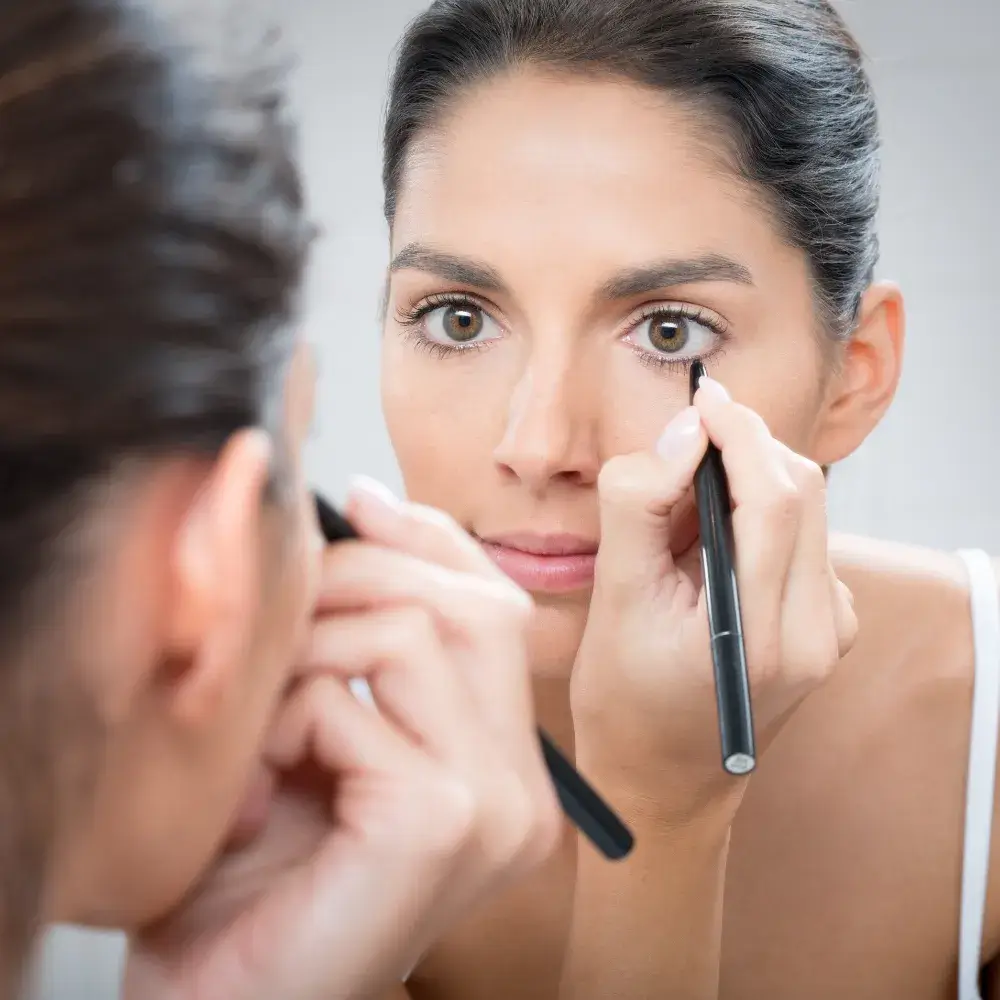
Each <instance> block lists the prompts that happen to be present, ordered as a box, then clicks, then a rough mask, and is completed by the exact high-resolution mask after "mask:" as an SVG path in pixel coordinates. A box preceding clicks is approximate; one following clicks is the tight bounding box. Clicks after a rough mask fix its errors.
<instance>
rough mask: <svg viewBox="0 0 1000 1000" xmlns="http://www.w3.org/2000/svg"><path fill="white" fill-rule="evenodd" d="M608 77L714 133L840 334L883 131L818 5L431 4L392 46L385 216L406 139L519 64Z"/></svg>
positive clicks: (854, 52)
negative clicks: (767, 210) (674, 101)
mask: <svg viewBox="0 0 1000 1000" xmlns="http://www.w3.org/2000/svg"><path fill="white" fill-rule="evenodd" d="M532 63H533V64H536V65H541V66H546V67H551V68H555V69H561V70H566V71H569V72H575V73H590V74H604V75H608V74H610V75H617V76H621V77H624V78H626V79H630V80H634V81H636V82H638V83H640V84H641V85H643V86H647V87H650V88H653V89H656V90H660V91H663V92H666V93H669V94H672V95H675V96H677V97H679V98H680V99H681V100H683V101H685V102H687V103H689V104H691V105H692V106H693V107H694V109H695V110H696V111H697V112H698V113H699V114H700V115H701V116H702V117H703V118H704V119H705V120H706V121H709V122H714V123H715V124H716V126H717V129H718V132H719V135H720V137H721V138H722V139H723V140H724V141H725V144H726V147H727V150H728V151H730V152H731V154H732V159H733V162H734V166H735V168H736V169H737V170H738V171H739V172H740V173H741V174H742V175H743V176H744V178H745V179H746V180H747V181H748V182H749V183H750V184H752V185H753V186H754V187H755V188H756V189H757V190H758V191H760V192H762V193H763V194H764V195H765V197H766V200H767V202H768V203H769V204H770V205H771V207H772V210H773V212H774V214H775V217H776V219H777V221H778V223H779V224H780V226H781V228H782V230H783V233H784V235H785V238H786V239H787V240H788V241H789V243H790V244H791V245H793V246H795V247H798V248H800V249H801V250H802V251H804V253H805V254H806V257H807V258H808V261H809V264H810V266H811V269H812V275H813V279H814V282H815V286H816V298H817V303H818V306H819V311H820V314H821V317H822V319H823V320H824V322H825V325H826V328H827V330H828V331H829V332H830V333H831V334H832V335H833V336H836V337H844V336H846V335H848V334H849V333H850V331H851V329H852V327H853V323H854V320H855V319H856V315H857V310H858V306H859V304H860V299H861V295H862V293H863V292H864V290H865V288H866V287H867V286H868V284H869V283H870V282H871V279H872V276H873V271H874V267H875V264H876V261H877V258H878V238H877V235H876V228H875V227H876V214H877V210H878V195H879V134H878V122H877V115H876V108H875V98H874V94H873V92H872V88H871V85H870V83H869V80H868V78H867V76H866V74H865V70H864V67H863V64H862V57H861V53H860V51H859V49H858V46H857V44H856V42H855V41H854V39H853V38H852V37H851V34H850V32H849V31H848V30H847V28H846V27H845V25H844V23H843V21H842V20H841V18H840V16H839V15H838V14H837V13H836V12H835V11H834V9H833V7H832V6H831V5H830V3H829V2H828V0H435V2H434V3H432V4H431V5H430V7H429V8H428V9H427V10H426V11H425V12H424V13H423V14H421V15H420V16H419V17H418V18H417V19H416V20H415V21H414V22H413V23H412V24H411V25H410V27H409V29H408V30H407V32H406V34H405V36H404V37H403V40H402V42H401V44H400V48H399V53H398V58H397V62H396V67H395V72H394V74H393V77H392V84H391V91H390V99H389V106H388V112H387V116H386V123H385V145H384V161H383V184H384V189H385V213H386V217H387V218H388V219H389V221H390V223H391V222H392V218H393V216H394V214H395V210H396V200H397V196H398V193H399V188H400V184H401V182H402V180H403V175H404V172H405V167H406V157H407V154H408V152H409V150H410V147H411V146H412V144H413V142H414V140H415V139H416V138H418V137H419V136H420V135H421V134H422V133H424V132H425V131H426V130H428V129H431V128H433V127H434V126H435V125H436V124H438V123H439V122H440V120H441V118H442V116H443V115H445V114H447V111H448V108H449V106H450V105H451V104H452V103H453V102H454V101H455V100H456V99H457V98H459V97H461V95H462V94H463V93H464V92H465V91H466V90H467V88H468V87H469V86H471V85H473V84H475V83H476V82H479V81H482V80H487V79H489V78H491V77H494V76H497V75H499V74H502V73H504V72H508V71H510V70H511V69H514V68H516V67H517V66H519V65H525V64H532Z"/></svg>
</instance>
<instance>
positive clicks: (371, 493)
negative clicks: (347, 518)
mask: <svg viewBox="0 0 1000 1000" xmlns="http://www.w3.org/2000/svg"><path fill="white" fill-rule="evenodd" d="M348 493H349V494H350V495H351V496H352V497H358V498H359V499H370V500H374V501H375V502H376V503H377V504H380V505H381V506H382V507H388V508H389V510H392V511H398V510H399V509H400V508H401V507H402V506H403V504H402V501H401V500H400V499H399V498H398V497H397V496H396V494H395V493H393V492H392V490H390V489H389V487H388V486H386V485H385V483H380V482H379V481H378V480H377V479H372V478H371V476H352V477H351V481H350V484H349V486H348Z"/></svg>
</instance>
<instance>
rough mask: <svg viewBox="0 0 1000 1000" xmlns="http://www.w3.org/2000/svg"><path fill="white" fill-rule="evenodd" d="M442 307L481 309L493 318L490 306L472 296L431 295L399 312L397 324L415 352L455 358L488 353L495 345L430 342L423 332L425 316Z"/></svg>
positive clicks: (434, 356)
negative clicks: (475, 353)
mask: <svg viewBox="0 0 1000 1000" xmlns="http://www.w3.org/2000/svg"><path fill="white" fill-rule="evenodd" d="M442 306H459V307H461V306H465V307H466V308H469V307H472V308H473V309H481V310H482V311H483V312H484V313H487V314H488V315H490V316H492V312H491V310H490V309H489V307H488V306H486V305H485V304H484V303H483V302H480V301H479V300H478V299H476V298H474V297H473V296H471V295H462V294H457V293H444V294H440V295H429V296H428V297H427V298H426V299H424V300H423V301H422V302H421V303H419V305H417V306H415V307H414V308H412V309H410V310H408V311H397V313H396V322H397V323H398V324H399V325H400V326H401V327H403V329H404V330H405V331H406V334H405V336H406V340H407V341H408V342H409V343H410V344H411V345H412V346H413V348H414V349H415V350H418V351H424V352H425V353H427V354H429V355H430V356H431V357H433V358H453V357H456V356H457V355H459V354H467V353H468V352H470V351H486V350H488V349H489V348H490V346H491V345H492V344H493V341H485V342H483V343H479V344H475V343H470V344H455V345H454V346H450V345H448V344H439V343H438V342H437V341H435V340H430V339H428V338H427V337H425V336H424V334H423V333H422V332H421V329H420V326H421V323H422V321H423V319H424V317H425V316H428V315H429V314H430V313H432V312H434V310H435V309H440V308H441V307H442Z"/></svg>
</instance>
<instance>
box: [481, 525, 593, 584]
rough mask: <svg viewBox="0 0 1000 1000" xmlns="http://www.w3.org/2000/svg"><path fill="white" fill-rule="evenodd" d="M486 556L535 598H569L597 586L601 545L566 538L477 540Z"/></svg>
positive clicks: (539, 536) (511, 536)
mask: <svg viewBox="0 0 1000 1000" xmlns="http://www.w3.org/2000/svg"><path fill="white" fill-rule="evenodd" d="M477 538H478V541H479V543H480V544H481V545H482V546H483V548H484V550H485V551H486V554H487V555H489V557H490V558H491V559H492V560H493V561H494V562H495V563H496V564H497V566H499V567H500V569H501V570H503V572H504V573H506V574H507V576H509V577H510V578H511V579H512V580H513V581H514V582H515V583H516V584H517V585H518V586H519V587H522V588H523V589H524V590H527V591H528V592H529V593H532V594H569V593H573V592H574V591H581V590H588V589H589V588H590V587H591V586H592V585H593V583H594V567H595V565H596V563H597V549H598V543H597V542H596V541H594V540H592V539H587V538H582V537H579V536H577V535H565V534H553V535H543V534H529V533H522V534H509V535H493V536H490V537H487V538H483V537H479V536H477Z"/></svg>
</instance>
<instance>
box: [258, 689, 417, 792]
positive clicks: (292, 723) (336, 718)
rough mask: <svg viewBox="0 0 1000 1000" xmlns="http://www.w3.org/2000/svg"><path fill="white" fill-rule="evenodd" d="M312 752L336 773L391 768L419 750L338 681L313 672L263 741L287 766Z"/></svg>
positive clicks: (274, 759)
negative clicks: (315, 675)
mask: <svg viewBox="0 0 1000 1000" xmlns="http://www.w3.org/2000/svg"><path fill="white" fill-rule="evenodd" d="M310 754H312V755H313V756H314V757H315V758H316V762H317V763H318V764H320V765H322V766H323V767H324V769H326V770H328V771H329V772H330V773H331V774H332V775H336V774H341V773H344V772H348V771H353V772H358V771H375V772H383V773H388V772H390V771H394V770H399V769H400V768H401V767H403V768H405V767H407V766H410V765H411V764H412V761H413V759H414V757H415V756H416V755H418V754H419V751H418V750H417V749H416V748H415V747H413V745H412V744H410V743H409V742H408V741H407V740H406V738H405V737H404V736H403V735H402V734H401V733H400V732H399V731H398V730H397V729H395V728H394V727H393V726H392V725H391V724H390V723H389V722H388V721H387V720H385V719H383V718H382V717H380V716H379V714H378V713H376V712H373V711H372V710H371V709H370V708H367V707H366V706H365V705H362V704H361V703H360V702H359V701H358V700H357V699H356V698H355V697H354V695H352V694H351V692H350V691H349V690H348V689H347V688H346V687H345V685H344V684H343V682H341V681H340V680H338V679H336V678H333V677H330V676H325V677H313V678H311V679H310V680H309V681H308V682H306V683H305V684H303V685H302V686H301V687H300V688H299V689H298V690H297V691H296V692H295V694H294V695H293V696H292V697H291V698H290V699H289V701H288V702H287V704H286V705H285V706H284V708H283V709H282V711H281V712H280V713H279V714H278V716H277V718H276V719H275V722H274V724H273V725H272V727H271V731H270V733H269V735H268V738H267V742H266V745H265V758H266V760H267V762H268V763H269V764H271V765H272V766H274V767H276V768H279V769H282V770H287V769H289V768H292V767H294V766H295V765H297V764H299V763H301V762H302V761H303V760H305V759H306V758H307V757H308V756H309V755H310Z"/></svg>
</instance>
